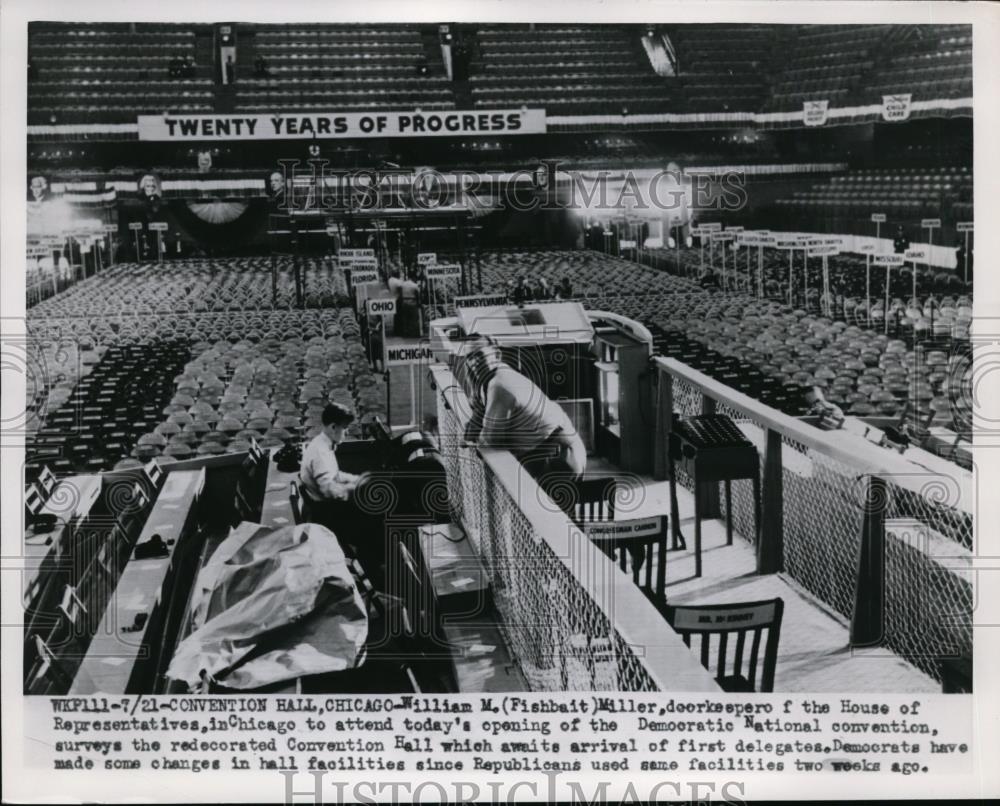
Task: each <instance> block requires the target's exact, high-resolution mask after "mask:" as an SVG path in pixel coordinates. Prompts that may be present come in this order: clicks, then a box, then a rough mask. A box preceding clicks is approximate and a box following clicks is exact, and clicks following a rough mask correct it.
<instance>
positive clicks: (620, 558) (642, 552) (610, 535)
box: [583, 515, 667, 612]
mask: <svg viewBox="0 0 1000 806" xmlns="http://www.w3.org/2000/svg"><path fill="white" fill-rule="evenodd" d="M583 531H584V533H585V534H586V535H587V536H588V537H589V538H590V539H591V541H592V542H593V543H594V545H595V546H597V547H598V548H599V549H600V550H601V551H603V552H604V553H605V554H606V555H608V557H610V558H611V559H612V560H615V561H616V562H617V563H618V567H619V568H621V570H622V571H625V572H626V573H627V572H628V570H629V569H628V565H629V560H631V564H632V581H633V582H634V583H635V585H636V587H638V588H639V590H641V591H642V592H643V593H644V594H646V596H647V598H648V599H649V600H650V601H651V602H652V603H653V604H655V605H656V607H657V608H658V609H659V610H660V612H663V611H664V610H665V608H666V606H667V594H666V585H667V516H666V515H654V516H653V517H651V518H632V519H630V520H623V521H613V522H608V521H597V522H593V523H585V524H584V525H583Z"/></svg>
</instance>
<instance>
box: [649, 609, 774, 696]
mask: <svg viewBox="0 0 1000 806" xmlns="http://www.w3.org/2000/svg"><path fill="white" fill-rule="evenodd" d="M784 607H785V603H784V602H783V601H782V600H781V599H780V598H779V599H767V600H764V601H759V602H739V603H733V604H716V605H701V606H697V605H693V606H676V607H669V606H668V607H667V621H668V622H669V623H670V626H671V627H673V628H674V630H675V631H676V632H677V633H678V634H679V635H680V636H681V637H682V638H683V639H684V643H685V644H687V645H688V646H691V636H693V635H697V636H700V637H701V646H700V656H701V665H702V666H704V667H705V668H706V669H708V670H709V671H712V666H711V643H712V638H713V637H715V638H716V639H717V649H716V662H715V679H716V680H717V681H718V683H719V685H720V686H721V687H722V689H723V690H724V691H731V692H751V691H759V692H771V691H773V690H774V667H775V663H776V661H777V657H778V637H779V634H780V632H781V616H782V613H783V611H784ZM765 630H766V631H767V640H766V642H765V641H764V639H763V634H764V631H765ZM733 635H735V638H736V640H735V648H734V650H733V655H732V663H731V664H730V661H729V654H728V651H729V644H730V640H729V639H730V637H731V636H733ZM748 638H749V639H750V648H749V652H748V651H747V639H748ZM762 645H763V652H764V656H763V664H762V665H763V668H762V671H761V677H760V686H759V687H757V685H756V681H757V667H758V665H759V664H760V661H759V656H760V653H761V648H762ZM744 665H745V671H744Z"/></svg>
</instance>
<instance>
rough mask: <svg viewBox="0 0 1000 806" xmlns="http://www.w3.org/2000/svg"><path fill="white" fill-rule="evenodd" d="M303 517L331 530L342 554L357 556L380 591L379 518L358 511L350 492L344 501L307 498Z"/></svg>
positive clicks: (382, 556)
mask: <svg viewBox="0 0 1000 806" xmlns="http://www.w3.org/2000/svg"><path fill="white" fill-rule="evenodd" d="M307 517H308V520H309V522H311V523H318V524H320V525H322V526H325V527H326V528H327V529H329V530H330V531H331V532H333V533H334V534H335V535H336V536H337V540H338V541H339V542H340V545H341V547H342V548H343V549H344V553H345V554H346V555H347V556H348V557H355V558H357V560H358V562H359V563H360V564H361V567H362V568H363V569H364V570H365V573H366V574H368V578H369V579H371V581H372V584H373V585H374V586H375V587H376V588H378V589H379V590H384V584H383V578H384V566H385V559H386V535H385V524H384V523H383V521H382V518H380V517H378V516H377V515H375V514H373V513H370V512H365V511H364V510H362V509H361V507H359V506H358V505H357V503H356V502H355V501H354V496H353V495H352V496H351V497H350V498H348V500H346V501H338V500H336V499H331V498H327V499H323V500H321V501H316V500H314V499H309V502H308V513H307Z"/></svg>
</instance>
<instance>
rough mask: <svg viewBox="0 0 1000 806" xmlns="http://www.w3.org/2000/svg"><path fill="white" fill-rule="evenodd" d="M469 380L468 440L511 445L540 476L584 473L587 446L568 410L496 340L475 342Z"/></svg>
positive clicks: (571, 476)
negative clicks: (506, 357)
mask: <svg viewBox="0 0 1000 806" xmlns="http://www.w3.org/2000/svg"><path fill="white" fill-rule="evenodd" d="M466 383H467V388H468V390H469V399H470V401H471V403H472V416H471V418H470V420H469V424H468V426H467V428H466V432H465V439H466V440H467V441H468V442H471V443H475V444H477V445H479V446H481V447H484V448H499V449H501V450H508V451H510V452H511V453H513V454H514V456H516V457H517V458H518V459H520V460H521V464H522V465H524V468H525V469H526V470H527V471H528V472H529V473H531V474H532V475H533V476H534V477H535V478H537V479H539V480H540V481H541V480H549V481H554V480H556V478H557V477H558V478H560V479H566V478H569V479H570V480H575V479H579V478H580V476H582V475H583V472H584V470H585V469H586V466H587V449H586V448H585V447H584V444H583V440H582V439H581V438H580V435H579V434H578V433H577V431H576V429H575V428H574V427H573V423H572V422H571V421H570V419H569V417H568V416H567V414H566V412H565V411H563V409H562V408H561V407H560V406H559V404H557V403H555V402H554V401H552V400H551V399H550V398H549V397H548V396H547V395H546V394H545V393H544V392H543V391H542V390H541V389H539V388H538V386H536V385H535V384H534V383H533V382H532V381H531V380H530V379H529V378H526V377H525V376H524V375H522V374H521V373H520V372H518V371H517V370H515V369H514V368H513V367H510V366H508V365H507V364H505V363H504V361H503V358H502V357H501V355H500V350H499V348H497V346H496V345H495V344H493V343H492V342H490V341H488V340H485V339H484V340H482V341H481V342H478V343H476V344H475V345H474V346H473V348H472V351H471V352H470V353H469V354H468V355H467V357H466Z"/></svg>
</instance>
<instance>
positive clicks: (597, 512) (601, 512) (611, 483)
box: [570, 477, 618, 527]
mask: <svg viewBox="0 0 1000 806" xmlns="http://www.w3.org/2000/svg"><path fill="white" fill-rule="evenodd" d="M574 486H575V496H574V499H573V509H572V513H571V515H570V517H572V519H573V520H574V521H575V522H576V524H577V525H578V526H581V527H582V526H583V525H584V524H586V523H598V522H604V521H613V520H614V519H615V496H616V495H617V494H618V480H617V479H615V478H612V477H608V478H599V479H582V480H581V481H577V482H576V483H575V485H574Z"/></svg>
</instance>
